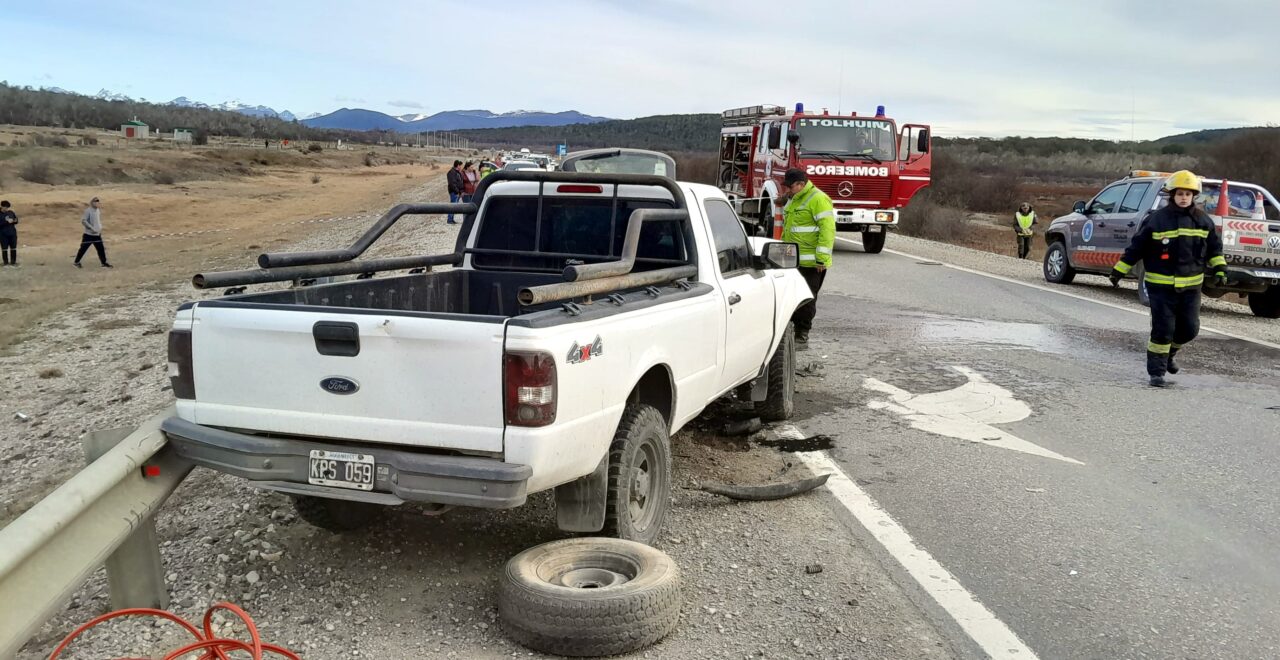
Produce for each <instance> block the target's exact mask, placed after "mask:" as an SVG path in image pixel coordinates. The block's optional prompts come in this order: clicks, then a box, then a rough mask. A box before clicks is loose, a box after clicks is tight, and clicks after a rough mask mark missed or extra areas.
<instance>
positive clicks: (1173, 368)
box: [1166, 348, 1180, 374]
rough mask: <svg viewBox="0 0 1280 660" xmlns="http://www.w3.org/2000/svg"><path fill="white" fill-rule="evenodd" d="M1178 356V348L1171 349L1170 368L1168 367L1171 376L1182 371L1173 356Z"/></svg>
mask: <svg viewBox="0 0 1280 660" xmlns="http://www.w3.org/2000/svg"><path fill="white" fill-rule="evenodd" d="M1177 354H1178V349H1176V348H1171V349H1169V366H1168V367H1166V369H1168V371H1169V373H1171V374H1176V373H1178V372H1179V371H1180V369H1179V368H1178V364H1177V363H1176V362H1174V361H1173V356H1175V355H1177Z"/></svg>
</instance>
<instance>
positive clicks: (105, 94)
mask: <svg viewBox="0 0 1280 660" xmlns="http://www.w3.org/2000/svg"><path fill="white" fill-rule="evenodd" d="M93 97H94V98H97V99H102V100H103V101H132V100H133V99H132V98H129V97H128V96H126V95H124V94H118V93H116V92H112V91H111V90H109V89H100V90H98V93H97V94H94V95H93Z"/></svg>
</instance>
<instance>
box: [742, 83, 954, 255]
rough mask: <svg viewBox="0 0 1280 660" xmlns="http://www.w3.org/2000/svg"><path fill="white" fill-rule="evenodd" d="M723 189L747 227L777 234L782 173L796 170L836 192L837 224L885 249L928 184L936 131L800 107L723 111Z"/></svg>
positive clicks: (870, 247) (873, 248) (879, 117)
mask: <svg viewBox="0 0 1280 660" xmlns="http://www.w3.org/2000/svg"><path fill="white" fill-rule="evenodd" d="M721 116H722V117H723V127H722V128H721V129H720V189H721V190H723V191H724V192H725V193H726V194H727V195H729V198H730V199H732V200H733V201H734V203H735V205H736V206H737V208H738V215H739V216H741V217H742V220H743V222H744V223H746V224H747V229H748V231H749V232H753V233H764V234H773V235H778V234H779V232H780V231H781V215H782V207H781V205H779V206H778V207H776V208H775V207H774V205H773V203H772V202H773V200H775V199H777V198H778V191H779V190H780V189H781V188H782V176H783V174H785V173H786V171H787V170H788V169H789V168H792V167H798V168H800V169H802V170H804V171H805V172H806V173H807V174H808V175H809V180H810V181H812V182H813V184H814V185H815V186H817V187H818V188H819V189H821V190H822V191H823V192H825V193H827V195H829V196H830V197H831V201H832V203H834V205H835V208H836V229H837V230H840V231H858V232H862V244H863V246H864V248H865V250H866V251H867V252H870V253H877V252H880V250H882V249H884V239H885V235H886V233H887V232H888V230H889V229H890V228H892V227H896V226H897V225H898V210H899V209H901V208H902V207H904V206H906V205H907V202H909V201H911V197H912V196H913V195H915V194H916V193H917V192H919V191H920V189H921V188H924V187H925V186H927V185H929V174H930V162H931V160H932V157H931V156H930V154H929V147H930V135H929V133H930V131H929V127H928V126H925V125H922V124H905V125H903V126H902V129H901V131H899V130H898V127H897V125H896V124H895V122H894V121H893V120H892V119H890V118H888V117H886V116H885V114H884V106H880V107H878V108H877V109H876V114H875V115H874V116H870V117H865V116H859V115H857V114H856V113H854V114H849V115H832V114H828V113H827V111H826V110H823V111H822V113H821V114H816V113H811V112H810V113H806V112H805V110H804V105H803V104H800V103H797V104H796V109H795V112H790V113H789V112H787V111H786V109H785V108H783V107H780V106H776V105H753V106H749V107H745V108H735V109H733V110H726V111H725V112H724V113H722V115H721Z"/></svg>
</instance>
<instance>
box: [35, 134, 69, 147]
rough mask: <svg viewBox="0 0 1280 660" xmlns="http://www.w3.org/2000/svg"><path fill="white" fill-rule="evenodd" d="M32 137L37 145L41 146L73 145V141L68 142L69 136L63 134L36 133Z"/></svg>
mask: <svg viewBox="0 0 1280 660" xmlns="http://www.w3.org/2000/svg"><path fill="white" fill-rule="evenodd" d="M31 139H32V141H33V142H35V144H36V146H40V147H69V146H71V143H70V142H67V138H64V137H62V136H61V135H45V134H43V133H36V134H35V135H32V136H31Z"/></svg>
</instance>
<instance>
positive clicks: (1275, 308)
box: [1249, 284, 1280, 319]
mask: <svg viewBox="0 0 1280 660" xmlns="http://www.w3.org/2000/svg"><path fill="white" fill-rule="evenodd" d="M1249 309H1251V310H1253V315H1254V316H1257V317H1260V318H1264V319H1280V286H1276V285H1274V284H1272V285H1271V286H1269V287H1267V290H1266V291H1263V292H1262V293H1251V294H1249Z"/></svg>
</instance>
